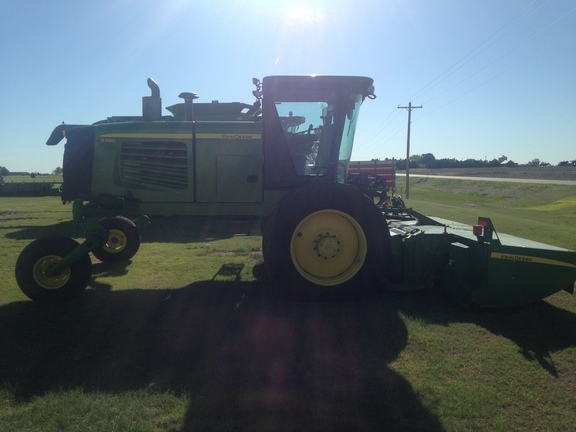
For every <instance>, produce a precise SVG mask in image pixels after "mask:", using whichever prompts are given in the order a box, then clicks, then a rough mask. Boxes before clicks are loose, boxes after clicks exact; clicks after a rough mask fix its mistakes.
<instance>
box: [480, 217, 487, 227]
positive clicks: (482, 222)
mask: <svg viewBox="0 0 576 432" xmlns="http://www.w3.org/2000/svg"><path fill="white" fill-rule="evenodd" d="M478 225H482V226H488V219H486V218H483V217H479V218H478Z"/></svg>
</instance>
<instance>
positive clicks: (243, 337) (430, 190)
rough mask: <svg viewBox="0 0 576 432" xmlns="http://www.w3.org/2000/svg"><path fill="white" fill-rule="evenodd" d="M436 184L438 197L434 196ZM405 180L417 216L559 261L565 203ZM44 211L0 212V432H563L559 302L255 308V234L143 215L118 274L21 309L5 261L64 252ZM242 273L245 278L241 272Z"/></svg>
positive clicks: (565, 233)
mask: <svg viewBox="0 0 576 432" xmlns="http://www.w3.org/2000/svg"><path fill="white" fill-rule="evenodd" d="M435 182H438V183H435ZM470 183H471V182H462V181H452V182H451V183H450V182H448V183H443V182H441V181H440V180H427V181H419V182H414V183H413V184H412V185H411V198H410V200H407V204H408V206H410V207H413V208H414V209H416V210H418V211H420V212H423V213H425V214H428V215H433V216H439V217H444V218H448V219H452V220H458V221H461V222H465V223H469V224H473V223H475V220H476V217H477V216H488V217H492V219H493V220H494V223H495V225H496V229H497V230H500V231H502V232H507V233H510V234H516V235H520V236H522V237H527V238H531V239H534V240H539V241H544V242H546V243H551V244H556V245H558V246H564V247H570V248H574V249H576V244H575V243H574V241H575V240H576V239H575V238H574V237H576V236H575V234H574V232H573V231H572V232H571V231H570V230H569V225H570V224H572V226H573V225H574V222H575V220H574V219H575V217H574V204H573V201H572V196H573V195H572V194H571V191H572V189H570V188H567V187H563V186H550V187H542V186H538V187H536V186H532V185H530V186H528V185H511V186H507V185H500V184H498V185H492V184H490V185H489V186H490V187H488V188H487V187H486V185H485V184H483V183H480V182H478V183H474V182H472V183H473V184H470ZM70 211H71V209H70V206H63V205H62V204H61V203H60V201H59V199H58V198H56V197H46V198H0V245H1V248H0V256H1V261H0V262H1V265H0V401H1V403H0V430H2V431H24V430H25V431H84V430H86V431H187V430H330V431H334V430H378V431H380V430H422V431H439V430H449V431H465V430H473V431H476V430H477V431H484V430H501V431H509V430H519V431H520V430H522V431H523V430H551V431H552V430H554V431H555V430H571V429H573V427H574V425H575V424H576V397H575V391H576V332H575V331H574V329H576V301H575V299H574V297H572V296H570V295H569V294H567V293H558V294H556V295H554V296H552V297H550V298H548V299H546V300H545V301H541V302H538V303H536V304H533V305H528V306H523V307H516V308H509V309H504V310H496V311H483V312H469V311H463V310H459V309H457V308H455V307H453V306H452V305H451V304H450V302H449V301H447V300H446V299H445V298H444V297H442V296H439V295H437V294H433V293H426V292H413V293H387V292H382V293H374V294H373V295H371V296H370V297H369V298H366V299H363V300H361V301H358V302H352V303H321V304H312V303H298V302H289V301H287V300H283V299H281V298H279V297H277V296H274V295H273V294H271V293H272V292H273V288H274V287H273V284H272V282H271V281H269V280H267V278H266V277H260V276H259V278H258V279H257V278H256V277H255V275H256V276H258V275H259V274H260V273H261V266H260V265H259V264H260V263H261V261H262V256H261V249H260V247H261V245H260V241H261V238H260V237H259V236H258V235H241V236H235V235H234V231H235V230H234V229H232V226H231V224H229V223H228V222H227V221H225V220H220V221H216V222H214V221H212V222H209V221H206V220H189V219H186V218H158V219H156V220H153V224H152V225H151V226H150V227H148V228H146V229H145V230H144V231H143V232H142V246H141V248H140V251H139V252H138V254H137V255H136V256H135V257H134V258H133V259H132V261H130V262H129V263H123V264H110V263H108V264H105V263H100V262H99V261H98V260H96V259H93V278H92V280H91V282H90V285H89V287H88V289H87V290H86V292H85V293H84V294H83V295H82V296H80V297H79V298H77V299H74V300H72V301H70V302H66V303H57V304H37V303H34V302H32V301H29V300H28V299H27V298H26V297H25V296H24V295H23V294H22V293H21V292H20V290H19V289H18V287H17V285H16V283H15V281H14V276H13V273H14V264H15V262H16V259H17V256H18V254H19V253H20V251H21V250H22V249H23V248H24V246H25V245H27V244H28V243H29V242H30V241H32V240H33V239H35V238H38V237H40V236H43V235H47V234H63V235H68V236H71V237H74V238H77V239H78V240H81V239H82V232H81V230H79V228H78V227H75V226H74V225H73V224H71V223H70V222H69V220H70ZM253 270H256V271H255V272H253Z"/></svg>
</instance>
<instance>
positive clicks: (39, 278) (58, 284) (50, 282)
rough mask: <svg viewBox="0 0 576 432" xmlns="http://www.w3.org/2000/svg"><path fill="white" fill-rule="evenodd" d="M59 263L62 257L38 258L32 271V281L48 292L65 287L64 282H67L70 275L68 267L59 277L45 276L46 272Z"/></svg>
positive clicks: (48, 256)
mask: <svg viewBox="0 0 576 432" xmlns="http://www.w3.org/2000/svg"><path fill="white" fill-rule="evenodd" d="M60 261H62V257H59V256H57V255H46V256H45V257H42V258H40V259H39V260H38V261H37V262H36V264H34V268H33V269H32V274H33V276H34V281H35V282H36V283H37V284H38V285H40V286H41V287H42V288H45V289H49V290H54V289H58V288H62V287H63V286H64V285H66V282H68V280H69V279H70V275H71V274H72V272H71V271H70V267H66V268H65V269H64V270H62V272H61V273H60V274H59V275H56V276H52V277H49V276H47V275H46V272H47V271H48V270H49V269H50V268H51V267H52V266H54V265H55V264H57V263H58V262H60Z"/></svg>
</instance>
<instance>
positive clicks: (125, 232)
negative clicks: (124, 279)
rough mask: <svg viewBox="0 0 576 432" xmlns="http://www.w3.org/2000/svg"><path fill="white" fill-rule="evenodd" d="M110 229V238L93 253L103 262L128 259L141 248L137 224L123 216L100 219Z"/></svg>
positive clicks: (101, 223)
mask: <svg viewBox="0 0 576 432" xmlns="http://www.w3.org/2000/svg"><path fill="white" fill-rule="evenodd" d="M98 223H99V224H100V225H102V226H104V227H105V228H106V229H107V230H108V239H107V240H106V243H105V244H104V245H102V246H101V247H99V248H97V249H94V250H93V251H92V253H93V254H94V256H95V257H96V258H98V259H99V260H100V261H102V262H120V261H128V260H130V259H131V258H132V257H133V256H134V255H136V252H138V249H139V248H140V233H139V232H138V228H137V227H136V224H135V223H134V222H132V221H131V220H130V219H127V218H125V217H123V216H116V217H111V218H104V219H101V220H100V221H98Z"/></svg>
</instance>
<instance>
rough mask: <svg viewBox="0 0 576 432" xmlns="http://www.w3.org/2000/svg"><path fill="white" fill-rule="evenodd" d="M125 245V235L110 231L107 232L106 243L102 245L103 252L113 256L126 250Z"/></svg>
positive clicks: (115, 230)
mask: <svg viewBox="0 0 576 432" xmlns="http://www.w3.org/2000/svg"><path fill="white" fill-rule="evenodd" d="M127 244H128V239H127V238H126V234H124V233H123V232H122V231H120V230H119V229H110V230H108V241H107V242H106V244H105V245H104V250H105V251H106V252H109V253H113V254H115V253H119V252H122V251H123V250H124V249H125V248H126V245H127Z"/></svg>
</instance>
